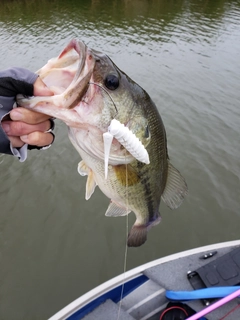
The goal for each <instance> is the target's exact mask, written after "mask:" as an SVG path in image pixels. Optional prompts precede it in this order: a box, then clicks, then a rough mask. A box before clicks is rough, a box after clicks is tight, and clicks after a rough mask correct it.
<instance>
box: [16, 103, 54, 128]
mask: <svg viewBox="0 0 240 320" xmlns="http://www.w3.org/2000/svg"><path fill="white" fill-rule="evenodd" d="M10 118H11V119H12V120H14V121H23V122H26V123H28V124H37V123H40V122H43V121H45V120H47V119H49V118H50V117H49V116H47V115H46V114H43V113H39V112H36V111H32V110H28V109H25V108H21V107H19V108H15V109H13V110H12V111H11V112H10Z"/></svg>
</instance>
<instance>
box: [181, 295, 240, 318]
mask: <svg viewBox="0 0 240 320" xmlns="http://www.w3.org/2000/svg"><path fill="white" fill-rule="evenodd" d="M238 296H240V289H239V290H237V291H235V292H233V293H231V294H229V295H228V296H226V297H225V298H222V299H221V300H219V301H217V302H215V303H213V304H212V305H211V306H209V307H207V308H205V309H203V310H202V311H199V312H197V313H195V314H194V315H193V316H191V317H190V318H187V319H186V320H198V319H199V318H201V317H202V316H205V315H206V314H208V313H210V312H212V311H213V310H215V309H217V308H218V307H221V306H222V305H224V304H225V303H227V302H229V301H231V300H233V299H234V298H236V297H238Z"/></svg>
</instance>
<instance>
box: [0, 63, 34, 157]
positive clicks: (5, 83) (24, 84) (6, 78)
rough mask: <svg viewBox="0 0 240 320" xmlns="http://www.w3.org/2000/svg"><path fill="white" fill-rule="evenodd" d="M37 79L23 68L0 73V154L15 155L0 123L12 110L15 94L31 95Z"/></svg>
mask: <svg viewBox="0 0 240 320" xmlns="http://www.w3.org/2000/svg"><path fill="white" fill-rule="evenodd" d="M37 77H38V76H37V75H36V74H35V73H33V72H31V71H29V70H27V69H23V68H10V69H7V70H3V71H0V153H5V154H14V155H16V152H13V148H11V146H10V141H9V139H8V137H7V135H6V134H5V133H4V131H3V129H2V126H1V122H2V120H3V118H4V117H5V116H6V115H7V114H8V113H9V112H10V111H11V110H12V109H13V106H14V103H15V102H16V95H17V94H19V93H21V94H24V95H27V96H32V95H33V84H34V82H35V81H36V79H37ZM19 157H20V156H19Z"/></svg>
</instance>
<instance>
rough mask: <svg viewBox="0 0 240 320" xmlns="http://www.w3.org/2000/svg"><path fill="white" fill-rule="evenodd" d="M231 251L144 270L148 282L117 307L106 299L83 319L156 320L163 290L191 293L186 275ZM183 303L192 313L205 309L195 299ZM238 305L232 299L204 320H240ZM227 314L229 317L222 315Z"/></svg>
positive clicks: (179, 260) (224, 250)
mask: <svg viewBox="0 0 240 320" xmlns="http://www.w3.org/2000/svg"><path fill="white" fill-rule="evenodd" d="M231 250H232V248H229V247H228V248H221V249H218V254H217V255H216V256H213V257H212V258H210V259H207V260H203V259H199V257H200V255H201V253H197V254H194V255H191V256H187V257H183V258H179V259H177V260H173V261H170V262H166V263H162V264H160V265H157V266H155V267H152V268H150V269H147V270H146V271H144V272H143V274H145V275H146V276H147V277H148V278H149V281H147V282H145V283H144V284H143V285H141V286H140V287H139V288H138V289H137V290H135V291H134V292H132V293H130V294H129V295H128V296H126V297H125V298H124V299H123V300H122V301H121V302H120V303H118V304H115V303H114V302H113V301H111V300H107V301H106V302H104V303H103V304H101V305H100V306H99V307H98V308H96V309H95V310H94V311H93V312H92V313H91V314H88V315H87V316H85V317H84V320H93V319H100V320H115V319H116V320H134V319H135V320H147V319H148V320H150V319H151V320H155V319H156V320H157V319H158V320H159V316H160V314H161V312H162V311H163V309H164V308H165V307H166V305H167V303H168V302H169V301H168V300H167V299H166V297H165V291H166V290H172V291H185V290H187V291H189V290H190V291H191V290H193V288H192V287H191V285H190V283H189V281H188V279H187V272H188V271H194V270H196V269H198V268H199V267H201V266H203V265H205V264H207V263H208V262H210V261H214V260H215V259H217V258H218V257H219V256H221V255H223V254H225V253H228V252H229V251H231ZM185 303H186V304H187V305H189V306H190V307H191V308H193V309H194V310H195V311H196V312H197V311H200V310H202V309H204V308H205V307H206V306H204V305H203V304H202V302H201V301H199V300H195V301H187V302H185ZM239 304H240V299H239V298H236V299H234V300H233V301H230V302H229V303H227V304H225V305H224V306H222V307H220V308H218V309H216V310H214V311H213V312H211V313H209V314H207V315H206V316H205V317H206V318H207V319H208V320H220V319H223V318H224V319H226V320H238V319H240V308H237V309H236V310H233V309H234V308H236V307H238V306H239ZM152 310H154V311H152ZM228 313H229V315H228V316H226V315H227V314H228Z"/></svg>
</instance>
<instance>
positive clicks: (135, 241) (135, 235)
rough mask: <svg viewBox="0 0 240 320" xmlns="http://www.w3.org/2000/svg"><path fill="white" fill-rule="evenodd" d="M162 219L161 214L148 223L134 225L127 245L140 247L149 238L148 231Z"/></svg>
mask: <svg viewBox="0 0 240 320" xmlns="http://www.w3.org/2000/svg"><path fill="white" fill-rule="evenodd" d="M160 221H161V217H160V216H159V214H158V215H157V217H156V218H154V219H153V220H152V221H150V222H148V224H140V225H135V224H134V225H133V227H132V229H131V230H130V232H129V235H128V240H127V245H128V247H140V246H141V245H142V244H144V242H146V240H147V233H148V231H149V230H150V229H151V228H152V227H153V226H155V225H157V224H158V223H159V222H160Z"/></svg>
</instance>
